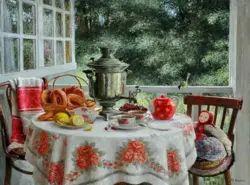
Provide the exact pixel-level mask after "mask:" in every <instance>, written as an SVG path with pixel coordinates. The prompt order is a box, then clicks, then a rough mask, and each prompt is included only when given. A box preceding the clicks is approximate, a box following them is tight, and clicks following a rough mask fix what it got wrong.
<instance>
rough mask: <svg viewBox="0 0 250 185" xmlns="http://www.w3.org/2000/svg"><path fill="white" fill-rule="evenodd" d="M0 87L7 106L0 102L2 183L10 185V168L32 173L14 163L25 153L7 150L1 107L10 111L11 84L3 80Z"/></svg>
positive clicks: (5, 130) (8, 139) (23, 157)
mask: <svg viewBox="0 0 250 185" xmlns="http://www.w3.org/2000/svg"><path fill="white" fill-rule="evenodd" d="M43 80H44V81H46V80H47V79H46V78H43ZM0 88H1V89H4V90H5V94H6V97H7V100H8V105H9V107H4V106H3V105H1V102H0V124H1V138H2V147H3V151H4V153H5V179H4V185H11V171H12V168H14V169H15V170H17V171H19V172H21V173H23V174H27V175H32V174H33V172H32V171H27V170H24V169H22V168H20V167H19V166H17V165H15V161H16V160H25V153H24V152H23V151H22V150H13V151H11V152H9V151H8V146H9V145H10V136H9V134H8V133H9V132H8V127H7V121H6V119H5V117H4V111H3V108H7V109H9V110H10V112H11V98H10V92H11V86H10V82H3V83H0Z"/></svg>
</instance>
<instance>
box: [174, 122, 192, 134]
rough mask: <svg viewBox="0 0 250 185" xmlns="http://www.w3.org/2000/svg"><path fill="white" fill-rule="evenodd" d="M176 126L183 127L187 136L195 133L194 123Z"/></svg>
mask: <svg viewBox="0 0 250 185" xmlns="http://www.w3.org/2000/svg"><path fill="white" fill-rule="evenodd" d="M176 127H177V128H181V129H182V130H183V134H184V135H185V136H191V135H192V133H194V127H193V124H192V123H186V124H180V125H177V126H176Z"/></svg>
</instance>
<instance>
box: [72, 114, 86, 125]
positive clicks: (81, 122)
mask: <svg viewBox="0 0 250 185" xmlns="http://www.w3.org/2000/svg"><path fill="white" fill-rule="evenodd" d="M70 123H71V125H74V126H82V125H84V119H83V117H82V116H79V115H74V116H71V117H70Z"/></svg>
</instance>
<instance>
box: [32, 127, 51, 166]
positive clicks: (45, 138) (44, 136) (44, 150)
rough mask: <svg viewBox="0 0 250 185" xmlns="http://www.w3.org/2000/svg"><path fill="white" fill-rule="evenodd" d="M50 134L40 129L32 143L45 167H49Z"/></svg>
mask: <svg viewBox="0 0 250 185" xmlns="http://www.w3.org/2000/svg"><path fill="white" fill-rule="evenodd" d="M52 139H53V138H51V136H50V135H49V134H48V133H47V132H45V131H42V132H40V133H39V134H38V137H37V139H35V140H34V142H33V143H32V145H33V148H34V149H35V150H36V151H37V156H38V158H40V159H41V160H42V164H43V167H44V168H45V169H48V168H49V159H50V155H51V142H52Z"/></svg>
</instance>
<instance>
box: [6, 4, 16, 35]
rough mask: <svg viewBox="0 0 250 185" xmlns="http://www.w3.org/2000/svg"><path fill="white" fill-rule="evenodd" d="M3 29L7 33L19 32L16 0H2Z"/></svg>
mask: <svg viewBox="0 0 250 185" xmlns="http://www.w3.org/2000/svg"><path fill="white" fill-rule="evenodd" d="M3 9H4V15H3V16H4V17H3V19H4V31H5V32H9V33H18V32H19V21H18V1H17V0H4V1H3Z"/></svg>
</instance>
